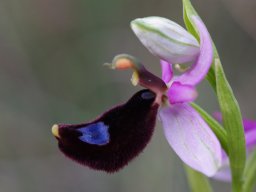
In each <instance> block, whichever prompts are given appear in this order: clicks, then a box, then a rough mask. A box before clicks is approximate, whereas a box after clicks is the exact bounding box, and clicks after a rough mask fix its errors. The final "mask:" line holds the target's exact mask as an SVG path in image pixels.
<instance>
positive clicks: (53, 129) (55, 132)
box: [52, 124, 60, 138]
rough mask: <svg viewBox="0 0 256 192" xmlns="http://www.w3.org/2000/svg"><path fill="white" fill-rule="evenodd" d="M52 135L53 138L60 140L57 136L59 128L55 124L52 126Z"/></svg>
mask: <svg viewBox="0 0 256 192" xmlns="http://www.w3.org/2000/svg"><path fill="white" fill-rule="evenodd" d="M52 134H53V135H54V136H55V137H58V138H60V135H59V126H58V125H57V124H55V125H53V126H52Z"/></svg>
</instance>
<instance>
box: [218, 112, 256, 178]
mask: <svg viewBox="0 0 256 192" xmlns="http://www.w3.org/2000/svg"><path fill="white" fill-rule="evenodd" d="M214 117H215V118H216V119H217V120H218V121H219V122H222V116H221V114H220V113H215V114H214ZM243 125H244V131H245V141H246V151H247V155H248V156H249V155H250V153H251V152H252V151H253V150H254V149H255V148H256V121H252V120H248V119H244V120H243ZM213 178H214V179H217V180H220V181H225V182H231V171H230V166H229V158H228V156H227V155H226V153H225V152H224V151H222V165H221V167H220V169H219V171H218V172H217V173H216V174H215V175H214V176H213Z"/></svg>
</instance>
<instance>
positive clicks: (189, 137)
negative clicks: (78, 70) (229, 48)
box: [52, 17, 221, 176]
mask: <svg viewBox="0 0 256 192" xmlns="http://www.w3.org/2000/svg"><path fill="white" fill-rule="evenodd" d="M193 19H194V23H195V25H196V26H197V29H198V31H199V32H200V43H199V42H197V40H196V39H195V38H194V37H193V36H192V35H191V34H189V33H188V32H187V31H186V30H185V29H183V28H182V27H181V26H179V25H178V24H176V23H174V22H172V21H169V20H167V19H164V18H160V17H150V18H144V19H136V20H134V21H133V22H132V29H133V30H134V31H135V33H136V34H137V35H138V37H139V39H140V40H141V41H142V43H143V44H144V45H145V46H146V47H147V48H149V50H150V52H151V53H153V54H154V55H156V56H159V57H160V59H161V66H162V79H161V78H159V77H157V76H155V75H154V74H152V73H151V72H149V71H148V70H147V69H146V67H145V66H144V65H142V64H141V62H140V61H138V60H137V59H136V58H135V57H133V56H130V55H126V54H121V55H118V56H116V57H115V58H114V59H113V61H112V63H110V64H106V65H108V66H109V67H110V68H112V69H132V70H133V75H132V83H133V85H137V84H139V85H141V86H143V87H145V88H147V89H146V90H142V91H139V92H137V93H136V94H135V95H134V96H133V97H132V98H131V99H130V100H129V101H128V102H126V103H125V104H122V105H119V106H117V107H114V108H112V109H111V110H109V111H107V112H105V113H103V115H101V116H100V117H99V118H97V119H96V120H93V121H90V122H88V123H87V122H86V123H82V124H76V125H67V124H58V125H57V124H56V125H54V126H53V127H52V133H53V135H54V136H55V137H56V139H57V140H58V142H59V148H60V150H61V151H62V152H63V153H64V154H65V155H66V156H68V157H70V158H71V159H73V160H75V161H77V162H79V163H81V164H83V165H86V166H89V167H90V168H93V169H96V170H103V171H106V172H115V171H118V170H119V169H121V168H122V167H124V166H125V165H127V164H128V162H129V161H130V160H132V159H133V158H134V157H136V156H137V155H138V154H139V153H140V152H141V151H142V150H143V149H144V148H145V146H146V145H147V143H148V142H149V140H150V138H151V136H152V133H153V130H154V127H155V121H156V116H157V114H158V115H159V117H160V120H161V122H162V124H163V128H164V133H165V136H166V139H167V141H168V142H169V144H170V145H171V147H172V148H173V150H174V151H175V152H176V153H177V155H178V156H179V157H180V158H181V159H182V160H183V161H184V162H185V163H186V164H187V165H189V166H190V167H192V168H194V169H195V170H197V171H200V172H202V173H204V174H205V175H207V176H213V175H215V173H216V172H217V170H218V168H219V167H220V165H221V147H220V143H219V141H218V139H217V138H216V136H215V135H214V133H213V132H212V130H211V129H210V128H209V126H208V125H207V124H206V123H205V122H204V120H203V119H202V117H201V116H200V115H199V114H198V113H197V112H196V111H195V110H194V109H193V108H192V107H191V106H190V105H189V102H191V101H194V100H195V99H196V97H197V91H196V85H197V84H198V83H200V82H201V81H202V80H203V79H204V77H205V75H206V74H207V72H208V70H209V67H210V65H211V62H212V57H213V50H212V44H211V39H210V36H209V33H208V31H207V29H206V27H205V26H204V24H203V22H202V21H201V20H200V19H199V18H198V17H194V18H193ZM193 61H194V64H193V65H192V66H191V67H190V69H188V70H187V71H186V72H184V73H182V74H181V75H180V76H174V74H173V71H172V64H175V63H176V62H180V63H183V62H193ZM159 108H160V110H159V111H158V109H159Z"/></svg>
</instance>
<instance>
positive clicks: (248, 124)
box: [243, 119, 256, 131]
mask: <svg viewBox="0 0 256 192" xmlns="http://www.w3.org/2000/svg"><path fill="white" fill-rule="evenodd" d="M243 124H244V130H245V131H247V130H252V129H256V121H253V120H249V119H243Z"/></svg>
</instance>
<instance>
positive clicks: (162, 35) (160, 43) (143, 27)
mask: <svg viewBox="0 0 256 192" xmlns="http://www.w3.org/2000/svg"><path fill="white" fill-rule="evenodd" d="M131 27H132V30H133V31H134V33H135V34H136V35H137V37H138V38H139V40H140V41H141V42H142V44H143V45H144V46H145V47H146V48H147V49H148V50H149V51H150V52H151V53H152V54H153V55H155V56H158V57H160V59H162V60H165V61H167V62H169V63H171V64H174V63H185V62H190V61H194V60H195V59H196V57H197V56H198V54H199V51H200V48H199V43H198V42H197V40H196V39H195V37H194V36H193V35H191V34H190V33H189V32H187V31H186V30H185V29H184V28H183V27H181V26H180V25H178V24H177V23H175V22H173V21H170V20H168V19H166V18H162V17H146V18H138V19H135V20H133V21H132V22H131Z"/></svg>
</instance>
